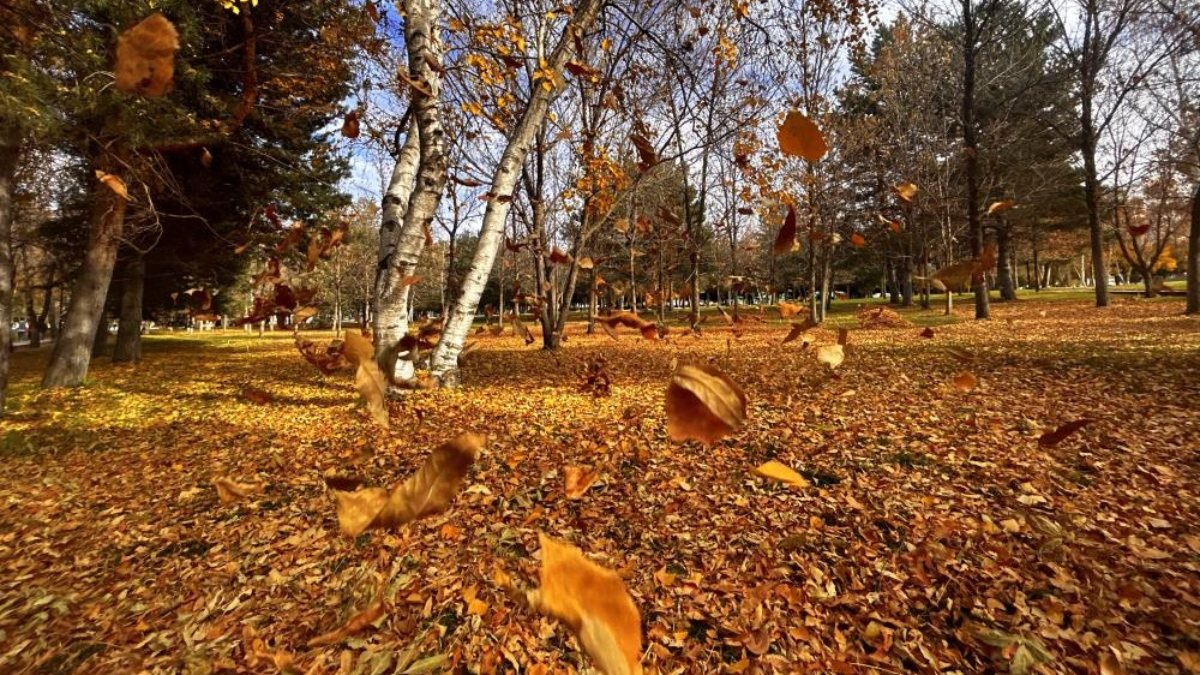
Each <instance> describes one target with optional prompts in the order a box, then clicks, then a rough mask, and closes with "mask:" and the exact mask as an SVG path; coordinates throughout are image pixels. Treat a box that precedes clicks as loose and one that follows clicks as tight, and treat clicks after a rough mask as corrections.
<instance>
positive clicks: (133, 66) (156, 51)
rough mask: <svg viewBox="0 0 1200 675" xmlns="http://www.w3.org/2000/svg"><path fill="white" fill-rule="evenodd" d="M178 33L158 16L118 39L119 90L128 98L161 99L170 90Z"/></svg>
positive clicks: (145, 21)
mask: <svg viewBox="0 0 1200 675" xmlns="http://www.w3.org/2000/svg"><path fill="white" fill-rule="evenodd" d="M177 51H179V33H177V32H176V31H175V26H174V25H173V24H172V23H171V22H170V21H168V20H167V18H166V17H164V16H163V15H162V14H159V13H158V12H155V13H154V14H151V15H150V16H148V17H146V18H145V19H143V20H142V21H141V23H139V24H137V25H136V26H134V27H132V28H130V29H128V30H126V31H125V32H124V33H121V35H120V37H118V38H117V63H116V67H115V68H114V74H115V75H116V86H117V89H119V90H121V91H123V92H125V93H127V94H141V95H142V96H147V97H158V96H162V95H163V94H166V93H167V91H169V90H170V89H171V84H172V80H173V79H174V77H175V52H177Z"/></svg>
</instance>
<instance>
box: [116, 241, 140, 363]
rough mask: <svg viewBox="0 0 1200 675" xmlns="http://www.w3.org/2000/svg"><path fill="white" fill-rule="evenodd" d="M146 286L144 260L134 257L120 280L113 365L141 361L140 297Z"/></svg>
mask: <svg viewBox="0 0 1200 675" xmlns="http://www.w3.org/2000/svg"><path fill="white" fill-rule="evenodd" d="M145 284H146V259H145V258H143V257H142V256H141V255H135V256H134V257H133V258H131V259H130V260H129V262H128V263H126V264H125V278H124V279H122V280H121V318H120V319H119V321H118V323H117V344H116V345H114V346H113V357H112V360H113V363H137V362H138V361H141V360H142V295H143V291H144V290H145Z"/></svg>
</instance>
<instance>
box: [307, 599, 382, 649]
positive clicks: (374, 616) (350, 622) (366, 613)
mask: <svg viewBox="0 0 1200 675" xmlns="http://www.w3.org/2000/svg"><path fill="white" fill-rule="evenodd" d="M386 613H387V607H386V606H385V605H384V604H383V603H382V602H379V603H376V604H374V605H371V606H370V607H368V608H366V609H364V610H363V611H361V612H359V613H357V614H355V615H354V616H352V617H350V618H349V619H346V623H343V624H342V625H340V626H338V627H337V628H335V629H333V630H331V631H329V632H328V633H323V634H321V635H318V636H317V637H315V638H313V639H311V640H309V641H308V646H309V647H324V646H326V645H335V644H337V643H339V642H341V641H342V640H345V639H346V638H348V637H350V636H351V635H355V634H357V633H361V632H362V631H364V630H366V628H367V626H370V625H371V624H373V623H375V622H376V621H378V620H380V619H381V618H383V615H384V614H386Z"/></svg>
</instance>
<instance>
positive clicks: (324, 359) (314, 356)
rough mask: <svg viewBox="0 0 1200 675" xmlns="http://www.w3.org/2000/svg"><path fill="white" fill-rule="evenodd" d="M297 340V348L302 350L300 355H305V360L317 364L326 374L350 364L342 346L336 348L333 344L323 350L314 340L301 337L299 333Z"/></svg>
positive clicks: (318, 368)
mask: <svg viewBox="0 0 1200 675" xmlns="http://www.w3.org/2000/svg"><path fill="white" fill-rule="evenodd" d="M295 340H296V349H298V350H300V355H301V356H303V357H304V360H305V361H308V362H309V363H311V364H313V365H314V366H316V367H317V370H320V371H321V372H322V373H324V374H326V375H330V374H332V373H335V372H337V371H339V370H341V369H343V368H346V367H347V366H349V365H350V364H349V363H347V362H346V359H345V358H344V357H343V356H342V350H341V347H336V348H335V347H333V346H332V345H331V346H328V347H326V348H325V349H323V350H322V349H321V348H320V347H319V346H317V344H316V343H315V342H313V341H312V340H303V339H301V338H300V335H299V334H297V335H296V336H295Z"/></svg>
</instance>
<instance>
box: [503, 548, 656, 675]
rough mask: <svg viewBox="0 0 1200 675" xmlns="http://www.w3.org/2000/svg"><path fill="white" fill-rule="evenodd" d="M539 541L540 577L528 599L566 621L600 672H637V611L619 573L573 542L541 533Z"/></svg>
mask: <svg viewBox="0 0 1200 675" xmlns="http://www.w3.org/2000/svg"><path fill="white" fill-rule="evenodd" d="M538 540H539V541H540V542H541V547H542V569H541V578H540V584H539V588H538V589H537V590H534V591H530V592H529V593H528V595H527V599H528V601H529V604H530V605H531V606H533V607H534V608H536V609H538V610H539V611H541V612H544V613H546V614H549V615H550V616H553V617H555V618H557V619H559V620H561V621H562V622H563V623H565V624H566V625H567V627H568V628H570V629H571V631H572V632H573V633H575V635H576V636H577V637H578V638H579V643H580V644H581V645H582V646H583V649H584V651H585V652H587V654H588V656H590V657H591V658H592V661H593V662H594V663H595V666H596V669H597V670H599V671H600V672H602V673H604V674H605V675H640V673H641V672H642V665H641V657H642V630H641V615H640V614H639V613H638V610H637V606H636V605H634V604H633V599H632V598H631V597H630V596H629V591H627V590H626V589H625V584H624V583H623V582H622V581H621V577H619V576H618V575H617V573H616V572H613V571H612V570H609V569H606V568H604V567H601V566H600V565H597V564H596V563H594V562H592V561H591V560H588V559H587V558H586V557H584V555H583V553H582V552H581V551H580V550H579V549H578V548H575V547H574V546H571V545H569V544H564V543H561V542H558V541H555V540H554V539H551V538H550V537H547V536H546V535H544V534H540V533H539V534H538Z"/></svg>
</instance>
